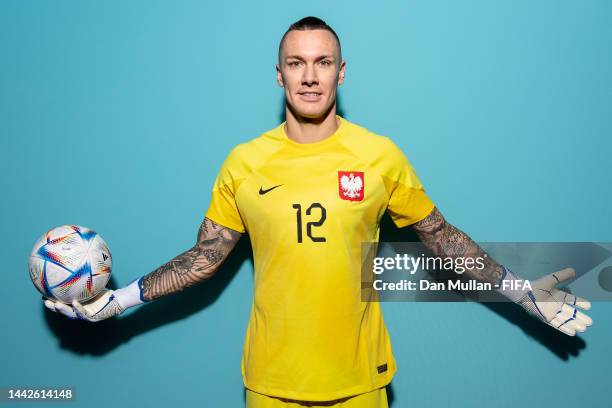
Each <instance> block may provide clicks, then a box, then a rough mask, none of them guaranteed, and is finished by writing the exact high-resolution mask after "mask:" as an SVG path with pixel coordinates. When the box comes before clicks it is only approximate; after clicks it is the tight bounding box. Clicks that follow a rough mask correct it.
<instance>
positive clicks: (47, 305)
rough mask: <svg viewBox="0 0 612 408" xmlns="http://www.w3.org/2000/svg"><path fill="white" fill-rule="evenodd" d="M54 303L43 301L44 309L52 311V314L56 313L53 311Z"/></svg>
mask: <svg viewBox="0 0 612 408" xmlns="http://www.w3.org/2000/svg"><path fill="white" fill-rule="evenodd" d="M54 303H55V302H53V301H51V300H45V301H44V304H45V307H46V308H47V309H49V310H50V311H52V312H55V313H57V310H55V304H54Z"/></svg>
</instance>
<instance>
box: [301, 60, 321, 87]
mask: <svg viewBox="0 0 612 408" xmlns="http://www.w3.org/2000/svg"><path fill="white" fill-rule="evenodd" d="M302 83H304V84H305V85H312V84H314V83H318V79H317V70H316V69H315V66H314V64H306V68H305V69H304V75H303V77H302Z"/></svg>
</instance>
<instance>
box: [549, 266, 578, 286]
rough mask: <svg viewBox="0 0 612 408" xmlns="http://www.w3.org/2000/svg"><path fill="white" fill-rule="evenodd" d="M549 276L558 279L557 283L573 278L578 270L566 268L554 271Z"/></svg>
mask: <svg viewBox="0 0 612 408" xmlns="http://www.w3.org/2000/svg"><path fill="white" fill-rule="evenodd" d="M549 276H552V277H553V279H555V280H556V281H557V283H560V282H563V281H566V280H569V279H573V278H575V277H576V270H575V269H574V268H565V269H561V270H560V271H557V272H553V273H551V274H550V275H549Z"/></svg>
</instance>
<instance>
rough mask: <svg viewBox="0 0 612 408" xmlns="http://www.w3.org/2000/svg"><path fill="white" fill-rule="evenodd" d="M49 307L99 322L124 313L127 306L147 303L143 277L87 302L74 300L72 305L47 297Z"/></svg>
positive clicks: (106, 291) (55, 310)
mask: <svg viewBox="0 0 612 408" xmlns="http://www.w3.org/2000/svg"><path fill="white" fill-rule="evenodd" d="M44 302H45V306H46V307H47V309H49V310H52V311H54V312H58V313H61V314H63V315H65V316H66V317H68V318H70V319H81V320H87V321H90V322H98V321H100V320H105V319H108V318H110V317H113V316H117V315H119V314H121V313H123V312H124V311H125V310H126V309H127V308H130V307H132V306H136V305H140V304H142V303H145V300H144V299H143V298H142V278H140V279H136V280H135V281H134V282H132V283H130V284H129V285H128V286H126V287H124V288H121V289H117V290H110V289H104V291H103V292H102V293H100V294H99V295H98V296H96V297H95V298H93V299H92V300H90V301H89V302H87V303H85V304H81V303H79V302H78V301H76V300H75V301H73V302H72V305H67V304H65V303H61V302H57V301H54V300H51V299H45V301H44Z"/></svg>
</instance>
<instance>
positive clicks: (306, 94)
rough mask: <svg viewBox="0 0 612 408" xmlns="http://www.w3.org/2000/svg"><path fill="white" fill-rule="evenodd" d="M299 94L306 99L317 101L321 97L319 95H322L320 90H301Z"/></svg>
mask: <svg viewBox="0 0 612 408" xmlns="http://www.w3.org/2000/svg"><path fill="white" fill-rule="evenodd" d="M299 95H300V96H301V97H302V99H305V100H307V101H315V100H317V99H319V97H320V96H321V93H320V92H300V93H299Z"/></svg>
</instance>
